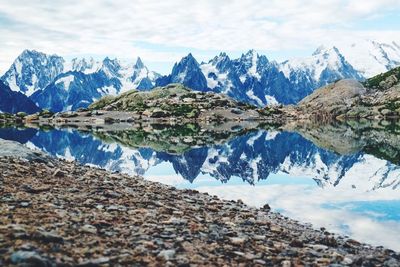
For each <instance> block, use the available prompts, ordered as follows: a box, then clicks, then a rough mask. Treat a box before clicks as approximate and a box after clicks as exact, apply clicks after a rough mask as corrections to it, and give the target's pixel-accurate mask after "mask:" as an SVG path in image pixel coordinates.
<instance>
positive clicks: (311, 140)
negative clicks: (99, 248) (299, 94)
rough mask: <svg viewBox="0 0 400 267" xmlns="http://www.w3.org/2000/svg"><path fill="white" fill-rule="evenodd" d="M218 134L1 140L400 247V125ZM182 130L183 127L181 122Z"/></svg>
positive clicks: (19, 132)
mask: <svg viewBox="0 0 400 267" xmlns="http://www.w3.org/2000/svg"><path fill="white" fill-rule="evenodd" d="M378 126H379V127H375V126H374V127H371V126H370V125H358V124H357V125H354V124H348V125H330V126H324V127H311V128H307V127H301V128H299V127H297V128H296V127H294V128H290V129H289V130H286V131H285V130H282V129H280V130H277V129H270V128H269V129H259V130H252V131H245V132H240V133H239V132H238V133H237V134H232V133H224V134H221V133H218V134H210V133H209V132H204V131H201V130H199V129H197V128H196V127H197V126H190V127H184V128H177V127H176V126H174V127H172V128H166V129H164V128H162V127H161V128H160V127H158V128H152V129H147V130H146V129H134V130H123V131H113V132H104V131H102V132H99V131H80V130H77V129H72V128H68V129H54V128H46V129H43V128H42V129H40V128H37V129H34V128H13V127H4V128H1V129H0V138H3V139H8V140H16V141H18V142H21V143H23V144H25V145H26V146H28V147H31V148H35V149H40V150H42V151H45V152H46V153H49V154H51V155H54V156H57V157H61V158H66V159H70V160H77V161H79V162H81V163H83V164H89V165H93V166H99V167H102V168H106V169H108V170H112V171H119V172H124V173H128V174H130V175H142V176H144V177H145V178H146V179H148V180H152V181H158V182H161V183H165V184H169V185H173V186H176V187H178V188H194V189H197V190H199V191H201V192H208V193H210V194H213V195H217V196H219V197H221V198H224V199H241V200H243V201H244V202H245V203H247V204H249V205H252V206H257V207H259V206H263V205H264V204H265V203H268V204H269V205H270V206H271V207H272V208H273V209H274V210H275V211H279V212H282V213H283V214H285V215H287V216H289V217H291V218H294V219H297V220H299V221H301V222H303V223H312V224H313V225H314V227H325V228H327V229H328V230H329V231H332V232H335V233H340V234H343V235H348V236H350V237H352V238H354V239H357V240H360V241H363V242H367V243H370V244H373V245H383V246H386V247H389V248H392V249H394V250H398V251H400V241H399V239H398V236H400V213H399V211H400V167H399V163H400V160H399V159H400V156H399V155H400V153H399V151H400V140H399V133H398V127H397V124H395V125H392V124H383V125H378ZM177 129H179V131H178V130H177Z"/></svg>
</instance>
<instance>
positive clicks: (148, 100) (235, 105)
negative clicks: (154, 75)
mask: <svg viewBox="0 0 400 267" xmlns="http://www.w3.org/2000/svg"><path fill="white" fill-rule="evenodd" d="M89 108H90V109H93V110H107V111H130V112H132V113H133V115H134V116H136V117H138V118H140V119H142V120H143V119H166V120H170V119H173V118H175V119H176V118H184V119H192V120H205V121H208V120H210V121H213V120H220V121H223V120H250V119H259V118H261V115H260V113H259V112H257V111H256V108H255V107H252V106H249V105H246V104H244V103H240V102H237V101H234V100H233V99H231V98H230V97H228V96H226V95H223V94H216V93H213V92H207V93H204V92H198V91H193V90H190V89H188V88H186V87H184V86H182V85H181V84H170V85H168V86H165V87H158V88H155V89H153V90H151V91H149V92H140V91H137V90H133V91H129V92H126V93H124V94H121V95H119V96H117V97H105V98H102V99H100V100H99V101H98V102H95V103H93V104H92V105H90V107H89Z"/></svg>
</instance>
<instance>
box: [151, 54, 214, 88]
mask: <svg viewBox="0 0 400 267" xmlns="http://www.w3.org/2000/svg"><path fill="white" fill-rule="evenodd" d="M170 83H182V84H184V85H186V86H188V87H189V88H191V89H193V90H198V91H208V88H207V81H206V78H205V77H204V75H203V73H202V72H201V69H200V64H199V63H198V62H197V60H196V59H195V58H194V57H193V55H192V54H191V53H189V55H187V56H186V57H184V58H182V60H181V61H180V62H178V63H175V65H174V67H173V68H172V72H171V74H170V75H168V76H164V77H161V78H159V79H157V80H156V85H157V86H165V85H167V84H170Z"/></svg>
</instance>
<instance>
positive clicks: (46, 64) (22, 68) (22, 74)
mask: <svg viewBox="0 0 400 267" xmlns="http://www.w3.org/2000/svg"><path fill="white" fill-rule="evenodd" d="M64 62H65V61H64V59H63V58H62V57H59V56H57V55H46V54H44V53H40V52H37V51H35V50H25V51H23V52H22V54H21V55H19V56H18V57H17V59H15V61H14V63H13V64H12V65H11V67H10V68H9V70H8V71H7V72H6V73H5V74H4V75H3V76H2V77H1V80H2V81H3V82H4V83H5V84H6V85H8V86H9V87H10V88H11V90H13V91H16V92H21V93H23V94H25V95H27V96H31V95H32V94H33V93H35V92H36V91H37V90H40V89H43V88H45V87H46V86H47V85H49V84H50V83H51V82H52V81H53V80H54V79H55V77H57V76H58V75H59V74H61V73H62V72H63V70H64Z"/></svg>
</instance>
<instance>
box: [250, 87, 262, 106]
mask: <svg viewBox="0 0 400 267" xmlns="http://www.w3.org/2000/svg"><path fill="white" fill-rule="evenodd" d="M246 95H247V96H248V97H250V98H251V99H253V100H255V101H256V102H257V105H259V106H264V103H263V102H262V100H261V99H260V98H258V97H257V96H256V95H255V94H254V92H253V90H251V91H247V92H246Z"/></svg>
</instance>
